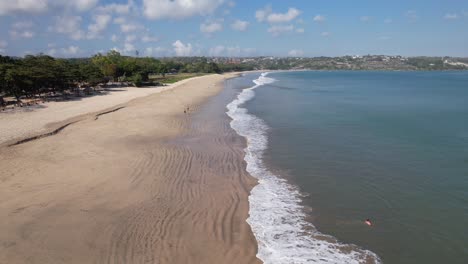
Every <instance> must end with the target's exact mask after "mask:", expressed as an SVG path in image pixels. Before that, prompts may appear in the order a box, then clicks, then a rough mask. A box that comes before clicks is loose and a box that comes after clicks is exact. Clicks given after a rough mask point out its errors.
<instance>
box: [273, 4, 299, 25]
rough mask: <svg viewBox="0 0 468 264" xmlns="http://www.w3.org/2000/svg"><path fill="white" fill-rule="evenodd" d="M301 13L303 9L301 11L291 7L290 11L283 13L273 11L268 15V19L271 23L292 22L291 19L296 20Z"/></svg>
mask: <svg viewBox="0 0 468 264" xmlns="http://www.w3.org/2000/svg"><path fill="white" fill-rule="evenodd" d="M300 14H301V11H299V10H298V9H296V8H291V7H290V8H289V9H288V12H286V13H284V14H282V13H271V14H269V15H268V16H267V18H266V20H267V21H268V22H270V23H286V22H290V21H291V20H294V19H295V18H296V17H298V16H299V15H300Z"/></svg>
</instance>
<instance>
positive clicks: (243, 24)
mask: <svg viewBox="0 0 468 264" xmlns="http://www.w3.org/2000/svg"><path fill="white" fill-rule="evenodd" d="M248 26H249V22H247V21H242V20H239V19H237V20H236V21H234V23H232V24H231V28H232V29H234V30H236V31H245V30H246V29H247V27H248Z"/></svg>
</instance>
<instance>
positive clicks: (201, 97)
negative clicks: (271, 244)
mask: <svg viewBox="0 0 468 264" xmlns="http://www.w3.org/2000/svg"><path fill="white" fill-rule="evenodd" d="M226 77H229V76H220V75H212V76H207V77H200V78H197V79H193V80H189V81H187V82H185V84H182V85H178V86H177V87H175V88H173V89H171V90H168V91H165V92H162V93H159V94H153V95H150V96H147V97H144V98H138V99H135V100H133V101H131V102H129V103H125V104H122V105H121V107H124V108H122V109H119V110H118V111H115V112H111V113H108V114H104V115H101V116H99V117H98V118H97V119H96V114H86V115H84V116H81V117H79V118H73V117H72V119H70V120H79V122H76V123H73V124H72V125H70V126H68V127H66V128H65V129H63V130H61V131H60V132H59V133H57V134H55V135H51V136H48V137H43V138H40V139H37V140H33V141H29V142H26V143H23V144H20V145H15V146H11V147H8V146H3V147H1V148H0V162H1V167H0V168H1V171H0V183H1V184H0V219H2V221H1V222H0V263H1V264H7V263H8V264H10V263H47V264H52V263H80V264H82V263H208V264H209V263H259V260H258V259H257V258H256V257H255V254H256V252H257V245H256V242H255V238H254V237H253V234H252V232H251V230H250V227H249V226H248V224H247V223H246V222H245V220H246V218H247V216H248V200H247V197H248V194H249V192H250V190H251V188H252V187H253V186H254V185H255V184H256V182H255V180H254V179H253V178H251V177H250V176H249V175H248V174H247V173H246V171H245V163H244V161H243V150H242V149H243V147H244V144H245V142H243V140H242V139H241V138H240V137H238V136H237V135H235V134H234V132H233V131H232V130H231V129H230V128H229V125H228V120H227V118H211V117H210V116H209V114H206V113H205V114H203V113H201V114H199V112H200V110H199V109H200V108H199V107H200V104H201V103H203V102H205V101H206V100H207V99H208V98H210V97H212V96H213V95H215V94H217V93H218V92H219V91H220V90H221V89H222V87H221V84H222V82H223V80H224V79H225V78H226ZM101 99H102V98H101ZM185 106H190V110H191V113H190V114H184V113H183V109H184V107H185ZM59 112H60V111H59ZM202 112H203V111H202ZM205 112H206V111H205ZM26 119H27V118H26V117H25V118H24V119H21V121H20V122H23V120H26ZM70 120H66V121H62V122H61V123H57V124H54V125H52V126H49V127H48V129H49V130H53V129H55V128H58V127H60V126H61V125H64V124H67V123H68V122H70ZM55 121H58V120H54V122H55ZM3 122H4V121H3V120H0V125H1V127H2V128H3V127H4V125H5V124H4V123H3ZM8 122H9V123H8V125H11V124H13V123H15V122H13V121H8ZM35 126H37V127H39V126H40V125H39V124H35ZM42 126H43V125H42ZM17 127H18V128H19V129H21V128H22V127H21V126H20V125H17ZM21 131H23V130H21ZM28 131H32V130H28ZM27 133H28V134H30V132H27Z"/></svg>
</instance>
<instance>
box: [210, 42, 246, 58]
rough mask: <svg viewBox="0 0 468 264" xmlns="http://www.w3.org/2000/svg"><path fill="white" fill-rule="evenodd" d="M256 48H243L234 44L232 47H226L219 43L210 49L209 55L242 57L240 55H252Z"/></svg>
mask: <svg viewBox="0 0 468 264" xmlns="http://www.w3.org/2000/svg"><path fill="white" fill-rule="evenodd" d="M254 51H255V49H250V48H247V49H242V48H241V47H239V46H232V47H225V46H223V45H218V46H215V47H212V48H211V49H210V50H209V51H208V55H209V56H213V57H240V56H249V55H251V54H252V53H253V52H254Z"/></svg>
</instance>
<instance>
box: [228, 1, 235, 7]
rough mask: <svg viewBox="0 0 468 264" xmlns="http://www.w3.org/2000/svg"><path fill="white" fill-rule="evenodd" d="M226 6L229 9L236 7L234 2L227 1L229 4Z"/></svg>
mask: <svg viewBox="0 0 468 264" xmlns="http://www.w3.org/2000/svg"><path fill="white" fill-rule="evenodd" d="M227 5H228V6H229V7H235V6H236V2H234V1H229V2H228V3H227Z"/></svg>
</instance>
